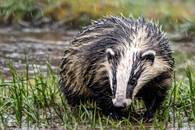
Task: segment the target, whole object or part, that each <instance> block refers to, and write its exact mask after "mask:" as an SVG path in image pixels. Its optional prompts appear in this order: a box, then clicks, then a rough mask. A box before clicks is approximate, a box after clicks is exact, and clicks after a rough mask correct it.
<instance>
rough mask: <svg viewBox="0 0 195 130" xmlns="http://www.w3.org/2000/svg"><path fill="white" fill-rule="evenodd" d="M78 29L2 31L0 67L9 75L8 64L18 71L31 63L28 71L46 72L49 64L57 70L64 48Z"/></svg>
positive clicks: (31, 72) (4, 73) (0, 33)
mask: <svg viewBox="0 0 195 130" xmlns="http://www.w3.org/2000/svg"><path fill="white" fill-rule="evenodd" d="M77 32H78V31H63V32H62V31H59V32H54V31H52V30H50V31H48V30H38V29H37V30H22V31H13V30H9V29H7V30H6V29H4V30H0V70H1V71H2V73H3V75H6V77H9V76H10V72H9V66H8V63H11V64H13V66H14V67H15V68H16V69H17V71H18V72H22V71H23V70H24V69H25V66H26V65H27V63H28V65H29V73H30V75H32V74H33V73H36V72H37V71H39V70H40V71H41V72H43V73H44V72H46V71H47V63H48V62H49V63H50V64H51V67H52V68H53V69H54V70H56V71H57V69H58V66H59V61H60V59H61V58H62V56H63V51H64V48H65V47H66V46H67V44H69V42H70V40H71V39H72V38H73V37H74V36H75V35H76V33H77Z"/></svg>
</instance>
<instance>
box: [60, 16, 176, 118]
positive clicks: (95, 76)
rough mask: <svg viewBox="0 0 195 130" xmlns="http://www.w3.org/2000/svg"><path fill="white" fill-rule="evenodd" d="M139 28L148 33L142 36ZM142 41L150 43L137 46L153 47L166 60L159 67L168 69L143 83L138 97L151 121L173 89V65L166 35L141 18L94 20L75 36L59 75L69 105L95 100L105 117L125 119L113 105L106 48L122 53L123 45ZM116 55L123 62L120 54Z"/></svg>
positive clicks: (143, 47)
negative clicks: (171, 87) (141, 100)
mask: <svg viewBox="0 0 195 130" xmlns="http://www.w3.org/2000/svg"><path fill="white" fill-rule="evenodd" d="M140 28H141V29H143V30H144V31H145V32H147V34H143V33H139V31H140ZM144 38H145V39H144ZM140 40H141V41H142V40H145V41H148V44H143V45H142V46H140V45H137V47H139V48H140V49H143V50H144V49H150V48H152V49H153V50H155V51H156V53H157V54H156V55H157V56H158V57H160V58H161V59H162V61H163V62H162V64H161V63H159V66H168V67H167V68H166V69H165V70H166V71H163V72H162V73H156V76H155V77H154V78H153V79H152V80H151V81H150V82H147V83H146V84H144V85H143V87H142V88H140V90H139V91H138V93H137V94H136V95H135V96H136V97H141V98H142V99H143V101H144V103H145V106H146V109H147V111H146V112H145V117H146V120H149V119H151V118H152V117H153V115H154V113H155V112H156V110H157V109H158V108H159V106H160V105H161V104H162V102H163V101H164V98H165V97H166V95H167V90H168V89H169V88H170V84H171V75H172V68H173V65H174V62H173V58H172V56H171V50H170V48H169V46H168V39H167V38H166V36H165V34H164V33H163V32H162V31H161V30H160V29H158V27H157V25H155V24H153V23H151V22H145V20H144V19H142V18H140V19H138V20H134V19H132V18H121V17H109V18H105V19H103V20H99V21H94V22H93V23H92V24H91V25H89V26H88V27H86V28H85V29H83V31H82V32H80V33H79V34H78V35H77V36H76V37H75V39H74V40H73V41H72V42H71V44H70V46H69V47H68V48H66V50H65V53H64V57H63V59H62V63H61V72H60V76H61V79H60V83H61V90H62V92H63V93H64V95H65V97H66V99H67V101H68V103H69V104H70V105H71V106H75V105H78V104H79V102H80V101H84V100H88V99H94V100H95V101H96V102H97V104H98V106H99V107H100V108H101V109H102V111H103V113H104V114H106V115H111V116H112V117H114V118H122V117H123V116H125V115H124V114H123V113H122V111H121V110H120V109H118V108H116V107H114V106H113V104H112V91H113V90H112V89H111V87H110V83H109V77H108V75H109V74H108V72H107V69H108V68H110V67H111V66H110V65H109V63H108V61H107V59H106V57H105V52H106V48H111V49H114V50H115V49H117V50H120V49H121V48H122V47H123V46H127V44H129V43H133V42H138V41H140ZM135 45H136V43H135ZM115 53H116V57H117V58H118V59H120V57H121V54H120V53H121V52H120V51H117V52H115ZM164 63H166V65H164ZM114 64H117V63H114ZM110 69H111V68H110ZM132 69H134V68H132Z"/></svg>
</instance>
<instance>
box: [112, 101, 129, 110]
mask: <svg viewBox="0 0 195 130" xmlns="http://www.w3.org/2000/svg"><path fill="white" fill-rule="evenodd" d="M112 102H113V105H114V106H115V107H117V108H120V109H124V108H126V107H127V105H128V104H127V102H126V100H125V99H113V100H112Z"/></svg>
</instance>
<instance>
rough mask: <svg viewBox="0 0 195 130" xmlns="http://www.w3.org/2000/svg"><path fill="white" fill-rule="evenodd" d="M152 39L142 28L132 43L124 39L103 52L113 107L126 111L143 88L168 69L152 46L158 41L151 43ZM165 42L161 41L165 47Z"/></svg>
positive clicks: (157, 46) (158, 49)
mask: <svg viewBox="0 0 195 130" xmlns="http://www.w3.org/2000/svg"><path fill="white" fill-rule="evenodd" d="M139 33H141V34H139ZM162 36H163V35H162ZM152 38H153V37H152ZM152 38H151V37H148V35H147V33H146V32H143V29H142V31H140V32H137V33H136V35H135V36H134V39H133V40H131V41H127V40H124V41H123V43H121V44H120V45H119V46H118V45H117V47H110V48H107V49H106V52H105V53H106V60H107V63H108V66H109V67H108V69H107V70H108V75H109V81H110V87H111V90H112V102H113V105H114V106H115V107H119V108H126V107H127V106H128V105H130V104H131V102H132V100H133V99H134V98H135V96H136V94H137V93H138V92H139V90H140V89H141V88H142V87H143V86H144V85H146V84H147V83H148V82H150V81H151V80H152V79H154V78H155V77H157V76H158V75H160V74H161V73H163V72H165V71H168V70H169V69H170V65H169V63H168V62H167V61H166V58H164V57H163V56H162V54H161V53H162V51H161V50H160V47H159V43H154V42H159V41H158V39H157V40H153V41H151V40H152ZM153 39H154V38H153ZM162 39H163V38H161V40H162ZM165 39H166V38H164V41H161V42H165V44H168V43H167V42H168V40H165Z"/></svg>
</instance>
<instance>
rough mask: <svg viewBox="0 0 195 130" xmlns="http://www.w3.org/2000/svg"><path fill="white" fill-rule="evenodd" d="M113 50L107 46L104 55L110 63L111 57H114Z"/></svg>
mask: <svg viewBox="0 0 195 130" xmlns="http://www.w3.org/2000/svg"><path fill="white" fill-rule="evenodd" d="M114 55H115V53H114V51H113V50H112V49H111V48H107V49H106V56H107V59H108V62H109V63H110V62H111V61H112V59H113V58H114Z"/></svg>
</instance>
